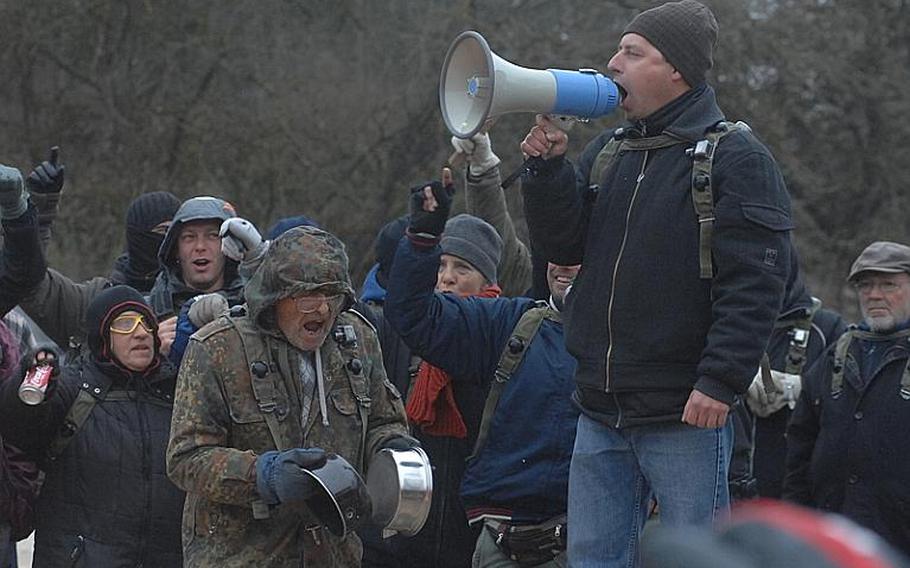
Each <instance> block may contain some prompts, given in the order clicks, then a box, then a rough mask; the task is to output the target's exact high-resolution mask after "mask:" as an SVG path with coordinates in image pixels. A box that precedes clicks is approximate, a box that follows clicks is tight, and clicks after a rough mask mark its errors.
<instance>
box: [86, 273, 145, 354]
mask: <svg viewBox="0 0 910 568" xmlns="http://www.w3.org/2000/svg"><path fill="white" fill-rule="evenodd" d="M131 310H132V311H134V312H138V313H140V314H142V316H143V317H144V318H145V321H146V322H147V323H148V324H149V325H150V326H152V328H153V331H152V335H153V336H154V339H155V353H156V354H157V353H158V352H159V349H160V347H161V342H160V340H159V339H158V320H157V319H156V318H155V312H154V310H152V308H151V306H149V303H148V301H146V299H145V298H143V297H142V294H140V293H139V292H137V291H136V290H134V289H133V288H130V287H129V286H122V285H121V286H112V287H110V288H105V289H104V290H102V291H101V292H100V293H99V294H98V295H97V296H95V297H94V298H93V299H92V301H91V302H90V303H89V305H88V308H86V311H85V335H86V338H87V339H88V346H89V349H90V350H91V352H92V355H94V357H95V360H96V361H98V362H102V363H104V362H109V361H113V360H114V359H113V356H112V354H111V351H110V337H111V330H110V326H111V322H112V321H114V318H116V317H117V316H119V315H120V314H122V313H123V312H128V311H131ZM156 358H157V355H156Z"/></svg>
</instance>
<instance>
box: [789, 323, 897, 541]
mask: <svg viewBox="0 0 910 568" xmlns="http://www.w3.org/2000/svg"><path fill="white" fill-rule="evenodd" d="M876 339H877V340H864V339H860V338H854V339H853V341H852V343H851V344H850V350H849V352H848V356H847V359H846V363H845V365H844V382H843V390H842V392H841V393H840V395H839V396H834V395H833V394H832V392H831V391H832V389H831V379H832V376H833V367H834V350H835V347H836V345H832V346H831V347H830V348H829V349H828V351H827V352H826V353H825V355H824V357H822V358H820V359H819V360H818V362H817V363H816V364H815V365H814V366H813V367H812V368H811V369H810V370H809V371H808V372H807V373H806V374H805V375H804V376H803V388H802V392H801V393H800V398H799V402H797V405H796V409H795V411H794V413H793V418H792V420H791V423H790V428H789V429H788V430H787V440H788V451H787V476H786V478H785V480H784V498H785V499H790V500H793V501H796V502H798V503H802V504H804V505H809V506H813V507H818V508H821V509H823V510H826V511H833V512H836V513H840V514H842V515H845V516H847V517H850V518H851V519H853V520H854V521H856V522H858V523H859V524H861V525H864V526H866V527H868V528H870V529H872V530H874V531H875V532H877V533H879V534H880V535H882V536H883V537H884V538H885V539H886V540H888V541H889V542H890V543H891V544H893V545H894V546H896V547H898V548H900V549H901V550H903V552H904V554H910V486H908V483H907V480H910V442H908V441H907V440H908V439H907V432H908V431H910V399H907V398H905V397H904V396H902V395H901V387H900V382H901V377H902V375H903V373H904V368H905V367H906V366H907V364H908V358H910V338H907V337H894V336H882V337H881V338H880V339H879V338H876Z"/></svg>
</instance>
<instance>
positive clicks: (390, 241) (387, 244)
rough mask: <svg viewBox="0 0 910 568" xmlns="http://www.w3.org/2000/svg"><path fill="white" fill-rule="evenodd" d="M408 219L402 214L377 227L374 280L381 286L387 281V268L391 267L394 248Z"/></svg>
mask: <svg viewBox="0 0 910 568" xmlns="http://www.w3.org/2000/svg"><path fill="white" fill-rule="evenodd" d="M410 219H411V217H410V216H409V215H402V216H401V217H399V218H397V219H393V220H392V221H389V222H388V223H386V224H385V225H384V226H383V227H382V228H381V229H379V234H377V235H376V244H375V245H374V249H375V251H376V264H378V265H379V268H378V269H377V270H376V281H377V282H379V285H380V286H382V287H383V288H385V286H386V282H388V278H389V270H391V269H392V261H393V260H395V250H396V249H397V248H398V242H399V241H400V240H401V237H403V236H404V233H405V230H407V228H408V222H409V221H410Z"/></svg>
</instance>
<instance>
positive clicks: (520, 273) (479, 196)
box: [465, 166, 532, 298]
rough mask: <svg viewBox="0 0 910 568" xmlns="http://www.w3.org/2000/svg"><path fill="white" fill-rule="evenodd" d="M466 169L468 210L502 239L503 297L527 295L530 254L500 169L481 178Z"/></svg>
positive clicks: (500, 266) (466, 208) (529, 282)
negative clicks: (518, 230) (508, 201)
mask: <svg viewBox="0 0 910 568" xmlns="http://www.w3.org/2000/svg"><path fill="white" fill-rule="evenodd" d="M465 170H466V171H467V173H466V181H465V211H466V212H467V213H470V214H471V215H474V216H475V217H480V218H481V219H483V220H484V221H486V222H487V223H489V224H491V225H493V228H495V229H496V232H498V233H499V236H500V237H502V258H501V259H500V261H499V266H498V267H497V269H496V272H497V273H498V275H499V282H498V283H497V284H499V287H500V288H502V295H503V296H507V297H511V298H514V297H517V296H524V295H526V294H527V291H528V289H529V288H531V275H532V266H531V253H530V252H529V251H528V247H527V246H526V245H525V244H524V243H523V242H521V240H520V239H519V238H518V235H517V234H516V232H515V223H513V222H512V217H511V215H510V214H509V208H508V205H507V204H506V196H505V193H504V192H503V190H502V187H500V184H501V183H502V178H501V177H500V174H499V166H496V167H494V168H491V169H490V170H489V171H487V172H484V173H483V174H481V175H479V176H474V175H471V173H470V171H469V170H468V168H465Z"/></svg>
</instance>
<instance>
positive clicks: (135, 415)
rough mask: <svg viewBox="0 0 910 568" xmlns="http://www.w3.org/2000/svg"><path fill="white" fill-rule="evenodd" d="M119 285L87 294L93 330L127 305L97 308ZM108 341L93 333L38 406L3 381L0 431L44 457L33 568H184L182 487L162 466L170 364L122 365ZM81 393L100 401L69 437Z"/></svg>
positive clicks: (15, 386) (138, 302)
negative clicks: (62, 441) (56, 446)
mask: <svg viewBox="0 0 910 568" xmlns="http://www.w3.org/2000/svg"><path fill="white" fill-rule="evenodd" d="M122 288H124V287H117V288H112V289H110V290H109V291H105V292H102V294H101V295H99V297H98V298H97V299H96V300H95V301H93V303H92V304H91V305H90V306H89V321H90V322H92V321H97V320H95V319H94V318H93V317H92V316H93V314H101V316H104V317H103V318H102V317H101V316H99V319H101V321H102V322H103V323H102V324H101V325H99V326H98V327H99V328H101V327H103V328H105V329H107V328H108V326H109V325H110V320H111V319H113V317H115V316H116V315H117V314H118V313H122V311H124V310H125V309H127V308H124V307H123V304H122V303H118V304H117V305H113V304H112V305H110V306H107V305H105V306H101V307H100V308H99V306H98V304H99V302H101V301H102V300H104V299H105V298H107V297H109V296H111V295H113V294H115V293H116V292H117V291H118V290H119V289H122ZM130 293H131V294H132V295H133V298H135V302H133V303H132V304H130V307H129V308H128V309H133V307H132V306H141V305H142V302H141V300H142V297H141V296H140V295H139V294H138V292H135V291H130ZM118 306H119V307H118ZM93 308H95V309H93ZM139 309H140V310H142V308H139ZM144 309H145V310H146V312H148V308H147V306H146V307H145V308H144ZM118 310H119V311H118ZM140 313H142V311H140ZM89 325H90V326H91V323H89ZM106 333H108V334H109V332H106ZM108 341H109V339H108V338H107V337H106V336H101V337H99V336H98V334H97V333H95V334H92V333H89V345H90V349H91V351H90V352H86V353H85V354H84V356H82V357H79V358H77V359H75V360H74V361H72V362H71V363H70V365H68V366H67V367H65V368H64V369H63V371H62V372H61V374H60V376H59V377H58V378H56V379H54V384H53V386H52V387H51V388H50V389H49V394H48V396H47V399H46V400H45V401H44V402H42V403H41V404H39V405H36V406H29V405H26V404H24V403H23V402H22V401H21V400H20V399H19V397H18V387H19V381H6V382H5V383H3V384H2V385H0V435H2V436H3V438H4V440H5V441H7V442H10V443H12V444H14V445H15V446H17V447H19V448H20V449H22V450H23V451H25V452H27V453H28V454H29V455H32V456H36V457H37V456H47V457H46V458H45V459H44V460H43V463H42V469H43V470H44V471H45V472H46V474H47V477H46V479H45V482H44V486H43V487H42V489H41V493H40V496H39V498H38V504H37V521H36V531H35V556H34V558H35V560H34V563H35V564H34V565H35V566H42V567H45V566H46V567H49V568H55V567H83V566H84V567H93V568H94V567H99V568H108V567H109V568H122V567H126V566H133V567H139V566H143V567H151V566H154V567H175V568H176V567H179V566H182V554H181V543H180V522H181V517H182V508H183V492H181V491H180V490H179V489H177V487H176V486H174V484H173V483H171V482H170V480H168V478H167V475H166V468H165V450H166V448H167V442H168V437H169V433H170V422H171V410H172V404H173V392H174V386H175V380H176V369H174V368H173V367H170V366H163V367H162V366H161V363H160V361H159V360H156V361H158V362H155V363H153V364H152V365H151V366H150V367H149V368H148V369H147V370H146V372H144V373H138V372H131V371H128V370H126V368H125V367H123V366H121V365H120V364H118V363H116V362H114V361H113V360H112V359H111V358H110V356H109V354H108V353H109V348H108V347H106V345H108V343H107V342H108ZM155 343H156V345H157V340H156V342H155ZM80 391H81V392H85V393H87V394H88V395H90V396H91V397H93V398H94V399H95V401H96V402H95V405H94V406H93V408H92V410H91V412H90V414H89V415H88V418H87V419H86V420H85V422H84V424H82V426H81V427H79V428H77V429H75V433H74V434H72V433H71V432H73V428H71V427H69V426H68V423H67V422H66V421H65V418H66V416H67V413H68V412H69V410H70V407H71V406H72V405H73V403H74V401H76V400H77V398H78V396H79V393H80ZM83 396H85V395H83ZM66 432H70V434H69V436H70V439H69V441H68V443H66V445H65V447H64V448H63V449H62V451H60V452H59V453H58V454H57V455H55V456H53V458H51V457H50V455H49V448H50V446H51V444H52V442H54V440H56V439H57V437H58V435H65V433H66Z"/></svg>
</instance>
